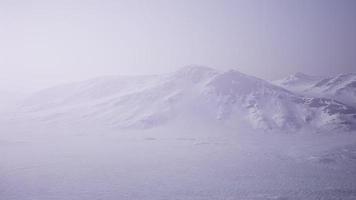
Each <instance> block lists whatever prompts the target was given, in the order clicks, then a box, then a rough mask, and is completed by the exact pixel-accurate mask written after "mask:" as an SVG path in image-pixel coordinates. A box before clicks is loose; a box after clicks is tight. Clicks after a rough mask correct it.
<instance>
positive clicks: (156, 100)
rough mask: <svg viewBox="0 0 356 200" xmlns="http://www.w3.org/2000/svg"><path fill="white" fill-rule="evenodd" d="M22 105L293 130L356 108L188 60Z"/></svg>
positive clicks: (86, 114)
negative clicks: (194, 64) (155, 71)
mask: <svg viewBox="0 0 356 200" xmlns="http://www.w3.org/2000/svg"><path fill="white" fill-rule="evenodd" d="M307 78H308V77H307ZM310 81H312V80H310ZM17 112H18V113H20V114H18V116H22V117H24V118H31V119H33V120H36V121H41V122H44V123H49V124H51V123H56V124H58V123H67V124H70V123H73V124H77V125H78V124H91V125H94V124H95V125H96V126H109V127H116V128H152V127H158V126H162V125H168V124H173V123H178V122H181V121H189V122H195V123H197V124H199V123H201V124H210V125H216V126H218V127H221V126H228V127H236V128H241V127H246V126H247V127H252V128H254V129H263V130H288V131H295V130H301V129H315V130H332V129H344V130H353V129H355V127H356V110H355V109H354V108H352V107H350V106H347V105H345V104H342V103H340V102H337V101H334V100H331V99H327V98H314V97H306V96H302V95H299V94H296V93H293V92H290V91H288V90H286V89H284V88H282V87H279V86H276V85H274V84H271V83H269V82H267V81H264V80H261V79H259V78H256V77H253V76H248V75H246V74H243V73H240V72H238V71H236V70H228V71H223V72H220V71H217V70H214V69H211V68H207V67H185V68H182V69H180V70H178V71H176V72H174V73H169V74H163V75H152V76H132V77H124V76H112V77H101V78H96V79H92V80H88V81H84V82H78V83H72V84H67V85H62V86H58V87H54V88H49V89H46V90H43V91H41V92H39V93H36V94H34V95H33V96H31V97H30V98H28V99H27V100H26V101H24V102H23V104H22V106H21V108H20V109H19V110H18V111H17Z"/></svg>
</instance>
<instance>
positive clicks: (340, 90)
mask: <svg viewBox="0 0 356 200" xmlns="http://www.w3.org/2000/svg"><path fill="white" fill-rule="evenodd" d="M275 83H276V84H277V85H280V86H282V87H284V88H286V89H289V90H291V91H294V92H298V93H301V94H303V95H310V96H315V97H324V98H330V99H335V100H337V101H340V102H342V103H345V104H347V105H350V106H353V107H356V74H355V73H349V74H340V75H337V76H334V77H324V78H323V77H315V76H308V75H303V74H301V73H297V74H295V75H292V76H290V77H288V78H285V79H282V80H278V81H275Z"/></svg>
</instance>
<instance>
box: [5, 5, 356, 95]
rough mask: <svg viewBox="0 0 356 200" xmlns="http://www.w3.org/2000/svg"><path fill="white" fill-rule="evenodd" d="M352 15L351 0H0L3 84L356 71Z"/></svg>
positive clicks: (29, 86)
mask: <svg viewBox="0 0 356 200" xmlns="http://www.w3.org/2000/svg"><path fill="white" fill-rule="evenodd" d="M355 19H356V1H353V0H349V1H348V0H338V1H336V0H313V1H311V0H279V1H278V0H269V1H263V0H260V1H258V0H255V1H253V0H252V1H251V0H246V1H238V0H231V1H228V0H215V1H213V0H195V1H192V0H179V1H178V0H177V1H167V0H166V1H164V0H162V1H159V0H150V1H143V0H142V1H139V0H127V1H124V0H121V1H120V0H98V1H90V0H82V1H75V0H43V1H41V0H34V1H30V0H16V1H13V0H0V27H1V29H0V44H1V45H0V69H1V74H0V89H7V90H33V89H39V88H43V87H48V86H52V85H55V84H59V83H63V82H67V81H75V80H82V79H87V78H90V77H95V76H101V75H112V74H152V73H163V72H169V71H173V70H175V69H177V68H179V67H182V66H185V65H190V64H196V65H207V66H211V67H214V68H218V69H228V68H235V69H237V70H240V71H242V72H244V73H248V74H251V75H255V76H258V77H261V78H267V79H276V78H281V77H283V76H286V75H288V74H291V73H294V72H297V71H302V72H305V73H309V74H315V75H331V74H336V73H344V72H355V71H356V20H355Z"/></svg>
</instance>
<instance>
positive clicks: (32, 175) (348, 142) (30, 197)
mask: <svg viewBox="0 0 356 200" xmlns="http://www.w3.org/2000/svg"><path fill="white" fill-rule="evenodd" d="M0 127H1V128H0V134H1V140H0V199H3V200H49V199H50V200H89V199H102V200H114V199H115V200H117V199H120V200H125V199H128V200H135V199H140V200H141V199H145V200H151V199H152V200H161V199H162V200H163V199H177V200H179V199H182V200H183V199H184V200H186V199H192V200H215V199H234V200H235V199H251V200H255V199H256V200H262V199H279V200H282V199H283V200H287V199H288V200H292V199H310V200H314V199H315V200H316V199H323V200H324V199H326V200H328V199H330V200H331V199H346V200H347V199H350V200H351V199H356V135H355V133H332V132H330V133H293V134H289V133H271V132H256V131H248V130H241V131H236V130H234V131H232V130H228V129H227V130H222V129H221V128H217V129H214V128H211V127H209V128H207V127H204V126H196V127H194V126H190V127H185V128H182V127H183V126H180V125H178V126H165V127H160V128H154V129H150V130H141V131H138V130H137V131H132V130H131V131H129V130H95V129H87V130H85V129H73V128H71V129H67V128H62V129H60V128H53V129H52V130H50V129H48V128H45V127H41V126H37V127H36V126H33V127H31V128H29V127H26V128H24V127H21V126H18V125H17V124H15V123H14V124H13V125H12V123H11V122H6V123H5V122H4V123H3V124H1V126H0ZM68 130H71V131H68Z"/></svg>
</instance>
